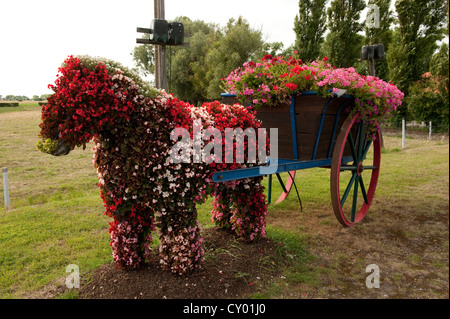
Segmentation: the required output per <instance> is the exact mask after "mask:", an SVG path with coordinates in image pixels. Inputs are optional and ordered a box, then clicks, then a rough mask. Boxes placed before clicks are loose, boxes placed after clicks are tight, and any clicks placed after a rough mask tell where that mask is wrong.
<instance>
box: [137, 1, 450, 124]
mask: <svg viewBox="0 0 450 319" xmlns="http://www.w3.org/2000/svg"><path fill="white" fill-rule="evenodd" d="M391 2H392V1H391V0H368V1H364V0H299V2H298V3H299V11H298V14H297V15H296V17H295V19H294V21H293V31H294V32H295V35H296V40H295V43H294V44H293V45H291V46H289V47H285V46H284V44H283V43H281V42H266V41H264V37H263V33H262V31H261V30H259V29H255V28H253V27H251V26H250V24H249V23H248V21H247V20H246V19H245V18H244V17H242V16H240V17H239V18H237V19H235V18H231V19H230V20H229V21H228V23H227V24H226V25H225V26H219V25H217V24H215V23H209V22H205V21H201V20H194V21H193V20H191V19H190V18H188V17H185V16H181V17H177V18H176V19H175V20H176V21H179V22H182V23H183V24H184V28H185V33H186V34H189V35H190V37H189V38H188V39H186V42H189V46H184V47H169V46H168V47H167V68H168V70H167V74H168V86H169V88H168V89H169V91H170V92H171V93H174V94H175V96H177V97H178V98H180V99H183V100H186V101H189V102H191V103H193V104H199V103H202V102H204V101H210V100H215V99H219V98H220V93H223V90H222V88H221V79H222V78H223V77H225V76H227V75H228V74H229V73H230V72H231V71H233V70H234V69H236V68H238V67H239V66H241V65H242V64H243V63H244V62H246V61H250V60H252V61H255V60H258V59H260V58H261V57H263V56H264V55H265V54H271V55H284V56H288V55H291V54H293V53H294V51H295V50H296V51H298V52H299V56H300V58H301V59H302V60H304V61H308V60H316V59H320V58H322V57H324V56H327V57H328V58H329V61H330V63H331V64H332V65H334V66H336V67H350V66H352V67H354V68H355V69H356V70H357V71H358V72H359V73H360V74H366V75H367V74H369V71H368V63H367V61H361V59H360V57H361V48H362V46H364V45H370V44H378V43H382V44H383V45H384V48H385V53H386V58H385V59H381V60H376V63H375V68H376V76H378V77H380V78H381V79H383V80H385V81H390V82H392V83H394V84H395V85H397V87H398V88H399V89H400V90H402V91H403V92H404V93H405V96H406V97H405V100H404V104H403V107H402V108H400V110H399V116H407V117H408V118H409V119H411V120H413V119H415V120H419V121H426V122H428V121H433V122H435V123H440V124H444V125H447V126H448V117H449V101H448V87H449V77H448V71H449V63H448V61H449V53H448V52H449V49H448V45H447V44H446V43H444V42H442V40H443V39H444V38H445V36H447V37H448V20H449V15H448V0H431V1H427V0H396V1H395V3H393V4H394V6H393V8H394V10H393V9H392V8H391ZM375 6H376V8H378V10H379V25H378V27H373V26H371V25H368V24H367V23H365V21H362V22H361V20H362V19H361V18H362V17H361V15H362V13H363V11H364V10H365V9H366V8H367V9H368V11H367V14H368V15H371V14H373V12H371V11H372V10H374V8H375ZM153 49H154V47H153V46H152V45H138V46H136V47H135V48H134V50H133V52H132V55H133V59H134V61H135V63H136V66H137V68H138V69H139V70H140V71H141V72H142V73H143V74H145V75H149V74H152V73H154V50H153Z"/></svg>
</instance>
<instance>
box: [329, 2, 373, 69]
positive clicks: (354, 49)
mask: <svg viewBox="0 0 450 319" xmlns="http://www.w3.org/2000/svg"><path fill="white" fill-rule="evenodd" d="M364 8H365V3H364V1H363V0H333V1H332V2H331V6H330V7H329V8H328V10H327V15H328V31H329V33H328V34H327V36H326V39H325V42H324V44H323V48H322V52H323V55H326V56H328V58H329V60H330V63H331V64H332V65H335V66H336V67H350V66H353V65H354V64H355V62H356V61H357V60H358V59H359V58H360V55H361V47H362V45H363V36H362V35H361V34H359V33H358V32H361V31H362V30H363V26H362V23H360V22H359V17H360V14H361V11H362V10H363V9H364Z"/></svg>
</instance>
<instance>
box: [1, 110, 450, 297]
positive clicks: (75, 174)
mask: <svg viewBox="0 0 450 319" xmlns="http://www.w3.org/2000/svg"><path fill="white" fill-rule="evenodd" d="M5 109H6V108H5ZM38 109H39V108H38V107H36V106H33V105H31V106H24V107H22V109H20V110H14V111H16V112H6V111H5V110H1V111H0V167H7V168H8V177H9V186H10V195H11V209H9V210H6V209H5V208H4V207H3V205H0V206H1V207H0V296H1V298H22V297H29V296H30V295H31V296H32V295H33V293H34V292H35V291H39V290H41V289H42V288H43V287H46V286H51V285H52V284H55V283H61V282H64V278H65V277H66V276H67V275H68V274H67V273H66V266H67V265H69V264H77V265H78V266H79V268H80V272H81V274H80V275H81V276H82V275H83V274H86V273H88V272H89V271H91V270H93V269H96V268H98V267H99V266H101V265H103V264H105V263H109V262H111V261H112V255H111V250H110V246H109V233H108V228H109V225H108V221H109V219H108V218H107V217H106V216H104V215H103V203H102V200H101V198H100V196H99V190H98V187H97V176H96V171H95V169H94V167H93V164H92V152H91V151H89V149H87V150H85V151H83V150H81V149H77V150H75V151H73V152H71V153H70V154H69V155H68V156H65V157H58V158H57V157H52V156H50V155H46V154H43V153H40V152H39V151H37V150H36V148H35V143H36V141H37V134H38V132H39V127H38V125H39V122H40V113H39V112H38ZM4 111H5V112H4ZM385 146H386V149H385V150H384V151H383V154H382V173H381V175H380V181H379V186H378V188H377V193H376V198H377V200H378V204H377V205H379V206H381V203H388V202H395V203H403V205H408V207H409V208H408V209H415V208H417V209H418V208H420V209H424V208H426V207H427V208H431V209H434V210H436V212H437V213H439V214H446V215H447V218H448V194H449V193H448V180H449V170H448V163H449V145H448V142H437V141H427V140H408V145H407V148H406V149H401V139H400V138H397V137H388V136H386V137H385ZM296 182H297V187H298V188H299V191H300V193H301V198H302V202H303V206H304V208H305V212H304V213H299V212H298V211H299V204H298V201H297V198H296V195H295V192H294V191H293V194H291V195H290V197H289V198H288V199H287V200H286V201H285V202H283V203H281V204H279V205H276V206H273V205H272V206H270V209H269V215H270V216H271V218H270V219H268V221H269V222H268V225H267V233H268V236H269V238H272V239H274V240H278V241H283V242H285V244H286V246H287V247H288V250H289V251H291V252H292V254H293V255H295V258H293V259H294V261H293V264H291V265H289V266H287V268H286V269H285V275H286V280H287V282H289V283H290V284H291V289H292V291H291V292H290V293H291V294H292V293H294V297H299V296H301V292H300V290H301V289H300V288H299V287H304V285H307V286H308V285H309V286H311V287H313V288H314V289H318V290H319V291H320V276H321V274H322V273H323V272H324V271H328V272H330V273H332V272H333V269H334V268H333V267H329V269H328V270H323V269H318V268H315V267H313V263H312V261H313V260H314V259H315V258H317V257H314V254H312V253H311V252H310V251H309V247H308V241H311V240H315V239H318V238H319V239H320V237H321V236H322V235H321V234H320V231H319V233H317V232H315V233H311V232H308V229H307V227H303V226H302V222H304V221H305V222H306V221H307V219H308V218H309V217H310V216H312V215H313V214H322V213H323V212H324V211H326V215H327V217H324V218H323V219H321V220H320V222H319V224H320V225H319V227H329V225H330V224H331V225H332V227H335V228H338V229H340V228H339V227H340V226H339V225H338V224H337V223H336V222H335V221H334V215H333V212H332V209H331V199H330V194H329V192H330V189H329V187H330V186H329V170H327V169H309V170H304V171H300V172H298V174H297V177H296ZM265 183H267V179H266V180H265ZM274 187H275V189H274V195H273V200H275V199H276V197H277V194H280V193H281V188H280V186H279V185H278V183H277V182H276V179H274ZM0 188H1V189H0V203H3V181H2V180H0ZM445 207H447V208H446V209H447V211H445ZM210 209H211V201H210V200H209V201H207V202H206V203H205V204H204V205H202V206H201V207H200V208H199V220H200V222H201V224H202V225H203V227H211V226H212V225H211V221H210V215H209V211H210ZM443 209H444V211H442V210H443ZM369 214H370V212H369ZM447 220H448V219H447ZM296 225H300V226H298V227H297V226H296ZM447 225H448V223H447ZM447 232H448V228H447ZM446 245H447V251H448V241H447V243H446ZM440 265H441V268H443V271H446V272H447V276H448V263H447V265H446V266H445V265H444V266H442V264H440ZM331 277H332V276H331ZM296 287H297V288H296ZM286 296H289V294H288V293H287V292H286V290H285V288H280V287H278V286H277V285H273V286H270V287H268V288H267V290H266V291H265V292H264V293H259V294H257V295H255V296H254V297H256V298H258V297H265V298H283V297H286Z"/></svg>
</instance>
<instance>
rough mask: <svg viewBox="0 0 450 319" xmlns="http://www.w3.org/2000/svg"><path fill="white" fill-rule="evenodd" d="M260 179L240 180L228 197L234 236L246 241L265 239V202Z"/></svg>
mask: <svg viewBox="0 0 450 319" xmlns="http://www.w3.org/2000/svg"><path fill="white" fill-rule="evenodd" d="M261 181H262V177H261V178H252V179H244V180H241V181H240V183H239V184H238V185H236V187H235V188H234V189H233V190H232V193H233V194H232V195H231V196H229V199H230V201H231V208H232V216H231V218H230V222H231V224H232V229H233V230H234V231H235V232H236V234H237V235H238V236H239V237H241V238H242V239H244V240H246V241H252V240H255V239H258V238H262V237H265V234H266V230H265V228H266V215H267V206H268V205H267V201H266V196H265V195H264V187H263V186H262V185H261Z"/></svg>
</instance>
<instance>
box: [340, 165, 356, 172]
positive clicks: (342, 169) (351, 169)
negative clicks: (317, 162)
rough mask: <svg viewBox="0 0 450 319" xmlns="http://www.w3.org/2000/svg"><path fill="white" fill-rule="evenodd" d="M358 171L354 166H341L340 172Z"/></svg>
mask: <svg viewBox="0 0 450 319" xmlns="http://www.w3.org/2000/svg"><path fill="white" fill-rule="evenodd" d="M357 169H358V167H357V166H355V165H341V171H356V170H357Z"/></svg>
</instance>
